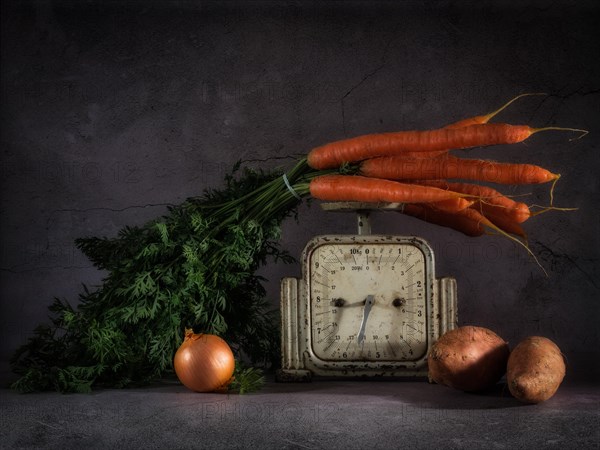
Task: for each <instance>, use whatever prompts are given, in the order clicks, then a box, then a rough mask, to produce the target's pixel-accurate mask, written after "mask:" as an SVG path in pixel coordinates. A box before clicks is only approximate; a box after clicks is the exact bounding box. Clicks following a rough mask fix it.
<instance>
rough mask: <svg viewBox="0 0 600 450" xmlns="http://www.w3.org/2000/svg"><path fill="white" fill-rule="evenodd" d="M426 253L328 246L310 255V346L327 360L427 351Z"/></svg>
mask: <svg viewBox="0 0 600 450" xmlns="http://www.w3.org/2000/svg"><path fill="white" fill-rule="evenodd" d="M425 281H426V274H425V256H424V254H423V252H422V251H421V250H420V249H419V248H418V247H415V246H414V245H411V244H399V243H388V244H376V245H373V244H356V243H349V244H345V243H344V244H328V245H322V246H318V247H316V248H315V249H314V251H313V253H312V255H311V257H310V283H309V286H310V288H309V290H310V292H309V297H310V314H311V323H312V330H311V333H312V336H311V342H312V348H313V352H314V353H315V355H316V356H317V357H319V358H320V359H322V360H329V361H346V360H352V361H396V360H408V361H410V360H417V359H419V358H422V357H423V356H424V354H425V353H426V351H427V336H426V334H427V332H426V325H425V321H426V307H427V303H426V292H425V290H426V288H427V287H426V282H425Z"/></svg>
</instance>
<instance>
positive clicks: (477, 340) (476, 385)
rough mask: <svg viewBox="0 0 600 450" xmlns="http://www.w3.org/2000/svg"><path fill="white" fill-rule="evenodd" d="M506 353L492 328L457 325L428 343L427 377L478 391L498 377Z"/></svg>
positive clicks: (504, 345)
mask: <svg viewBox="0 0 600 450" xmlns="http://www.w3.org/2000/svg"><path fill="white" fill-rule="evenodd" d="M509 354H510V349H509V347H508V343H506V342H505V341H504V340H503V339H502V338H501V337H500V336H498V335H497V334H496V333H494V332H493V331H491V330H488V329H487V328H481V327H475V326H464V327H459V328H456V329H454V330H451V331H448V332H447V333H445V334H444V335H443V336H441V337H440V338H439V339H438V341H437V342H436V343H435V344H433V346H432V347H431V351H430V352H429V355H428V360H427V361H428V365H429V380H430V381H434V382H436V383H438V384H443V385H446V386H450V387H453V388H455V389H460V390H462V391H480V390H483V389H486V388H489V387H492V386H493V385H494V384H496V383H497V382H498V380H500V378H502V376H503V375H504V373H505V372H506V362H507V360H508V355H509Z"/></svg>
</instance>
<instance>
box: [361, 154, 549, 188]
mask: <svg viewBox="0 0 600 450" xmlns="http://www.w3.org/2000/svg"><path fill="white" fill-rule="evenodd" d="M360 174H361V175H364V176H367V177H375V178H387V179H393V180H420V179H431V180H435V179H446V178H462V179H467V180H478V181H489V182H493V183H501V184H539V183H546V182H548V181H553V180H556V179H558V178H559V177H560V175H558V174H553V173H552V172H549V171H548V170H546V169H544V168H542V167H539V166H535V165H533V164H512V163H500V162H494V161H486V160H483V159H463V158H457V157H456V156H452V155H446V156H444V157H438V158H430V159H415V158H404V157H402V156H383V157H380V158H372V159H368V160H366V161H363V162H362V163H361V165H360Z"/></svg>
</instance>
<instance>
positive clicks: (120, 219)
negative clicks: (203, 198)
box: [0, 0, 600, 381]
mask: <svg viewBox="0 0 600 450" xmlns="http://www.w3.org/2000/svg"><path fill="white" fill-rule="evenodd" d="M2 5H3V6H2V19H1V20H2V61H1V62H2V69H1V70H2V94H1V95H2V98H1V100H2V102H1V105H2V106H1V107H2V111H1V113H2V122H1V151H2V161H1V163H2V165H1V171H2V173H1V183H2V185H1V193H2V194H1V205H0V215H1V218H0V236H1V240H2V241H1V255H0V258H1V259H0V269H1V271H0V301H1V319H0V321H1V322H0V360H1V363H2V366H1V369H2V380H3V381H6V380H8V379H9V378H10V377H11V376H10V374H9V369H8V362H7V361H8V358H9V356H10V354H11V353H12V352H13V351H14V349H15V348H16V347H17V346H18V345H20V344H22V343H24V342H25V340H26V339H27V337H28V336H29V335H30V334H31V332H32V329H33V328H34V327H35V325H37V324H38V323H39V322H41V321H45V320H47V309H46V308H47V306H48V305H49V304H50V302H51V300H52V298H53V297H55V296H57V297H65V298H68V299H69V300H70V301H72V302H76V300H77V294H78V293H79V292H80V291H81V283H86V284H89V285H94V284H97V283H99V282H100V280H101V278H102V276H103V274H102V273H101V272H99V271H97V270H96V269H95V268H94V267H92V266H91V264H90V263H89V261H87V260H86V258H85V257H84V256H83V255H82V254H81V253H80V252H79V251H78V250H77V249H76V248H75V246H74V244H73V241H74V239H75V238H77V237H81V236H89V235H105V236H113V235H115V234H116V233H117V231H118V230H119V229H120V228H121V227H123V226H124V225H132V224H141V223H143V222H145V221H147V220H149V219H152V218H155V217H157V216H159V215H161V214H163V213H164V212H165V211H166V205H168V204H177V203H179V202H181V201H183V200H184V199H185V198H186V197H188V196H194V195H198V194H200V193H201V192H202V191H203V189H205V188H207V187H217V186H219V185H220V183H221V182H222V180H223V176H224V175H225V174H226V173H227V171H228V170H229V169H230V167H231V166H232V164H233V163H234V162H235V161H236V160H238V159H240V158H241V159H244V160H248V161H250V162H249V164H251V165H253V166H255V167H275V166H284V167H288V166H289V167H291V165H292V160H291V159H289V156H291V155H298V154H304V153H306V152H307V151H308V150H310V149H311V148H312V147H313V146H316V145H319V144H322V143H324V142H327V141H331V140H335V139H339V138H343V137H350V136H354V135H358V134H362V133H369V132H379V131H393V130H399V129H416V128H432V127H437V126H441V125H443V124H445V123H448V122H450V121H455V120H458V119H460V118H463V117H467V116H470V115H475V114H481V113H485V112H489V111H491V110H492V109H496V108H497V107H498V106H500V105H501V104H502V103H504V102H505V101H507V100H508V99H510V98H511V97H513V96H515V95H517V94H519V93H523V92H546V93H548V94H550V95H548V96H547V97H531V98H526V99H523V100H521V101H520V102H519V103H517V104H515V105H514V106H513V107H511V108H510V109H509V110H508V111H506V112H505V113H503V115H502V116H501V117H499V120H506V121H510V122H514V123H527V124H531V125H532V126H547V125H558V126H572V127H577V128H585V129H588V130H590V134H589V135H588V136H586V137H585V138H584V139H581V140H576V141H569V139H570V138H572V137H573V135H572V134H569V133H557V132H556V133H546V134H539V135H536V136H534V137H532V138H531V139H529V140H528V141H527V142H526V143H523V144H518V145H515V146H510V147H509V146H498V147H494V148H488V149H478V150H473V151H469V152H468V154H469V155H470V156H473V157H489V158H491V159H498V160H502V161H514V162H530V163H534V164H539V165H542V166H544V167H546V168H548V169H549V170H551V171H553V172H559V173H561V174H562V179H561V180H560V182H559V184H558V186H557V191H556V195H555V198H556V203H557V204H558V205H561V206H569V207H578V208H579V210H578V211H576V212H556V211H555V212H551V213H548V214H545V215H542V216H539V217H536V218H533V219H531V220H530V221H529V222H528V223H526V224H525V226H526V230H527V232H528V233H529V237H530V244H531V248H532V250H533V251H534V252H535V253H536V255H538V257H539V259H540V261H541V263H542V264H543V266H544V267H545V268H546V270H547V271H548V274H549V276H548V277H545V276H544V274H543V272H542V271H541V270H540V269H539V267H537V266H536V265H535V264H534V263H533V262H532V261H531V259H529V258H528V257H527V255H526V253H525V252H524V251H523V249H521V248H519V247H516V246H515V245H514V244H513V243H511V242H509V241H507V240H506V239H503V238H500V237H481V238H477V239H473V238H466V237H463V236H462V235H459V234H457V233H455V232H452V231H449V230H446V229H442V228H439V227H435V226H430V225H427V224H424V223H423V222H419V221H417V220H414V219H411V218H406V217H402V216H399V215H397V214H393V213H391V214H385V215H380V216H377V217H376V218H375V220H374V223H373V228H374V232H377V233H394V234H417V235H420V236H423V237H424V238H426V239H428V240H429V241H430V243H431V245H432V246H433V248H434V250H435V251H436V256H437V273H438V275H439V276H441V275H452V276H455V277H456V278H457V281H458V286H459V321H460V323H461V324H463V325H464V324H474V325H480V326H486V327H489V328H491V329H493V330H494V331H496V332H497V333H498V334H500V335H501V336H502V337H504V338H505V339H506V340H508V341H509V342H510V343H511V345H512V346H514V345H516V343H517V342H518V341H519V340H520V339H521V338H523V337H525V336H528V335H544V336H547V337H549V338H551V339H553V340H554V341H556V342H557V344H558V345H559V346H560V347H561V349H562V351H563V352H564V353H565V355H566V357H567V359H568V361H569V369H568V378H567V379H571V380H575V379H583V378H585V379H594V380H598V375H599V365H598V360H599V359H600V351H599V348H600V345H599V344H600V342H599V336H598V325H597V324H598V322H599V319H600V317H599V315H600V314H599V308H598V299H599V298H600V296H599V290H600V279H599V275H600V264H599V261H598V258H599V255H600V245H599V239H600V219H599V215H598V205H599V204H600V188H599V181H598V170H599V169H600V148H599V145H598V144H599V136H600V134H599V133H598V122H599V120H598V119H599V117H600V102H599V97H598V92H599V91H598V88H599V81H600V64H599V62H598V61H599V58H598V54H599V48H598V45H597V44H596V42H597V41H596V40H595V39H594V36H595V33H594V32H595V31H597V30H596V28H597V26H598V23H600V21H599V19H600V14H599V12H600V11H599V9H598V7H597V6H596V5H597V2H595V1H587V2H585V1H584V2H581V1H578V2H574V1H573V2H568V1H558V2H541V1H539V2H527V1H525V2H508V1H503V2H491V1H483V2H481V1H480V2H247V3H244V2H222V3H212V2H191V1H161V2H159V1H151V2H148V1H144V2H142V1H127V2H116V1H114V2H113V1H110V2H100V1H83V2H75V1H73V2H66V1H38V2H32V1H14V0H13V1H5V2H2ZM501 190H502V191H503V192H506V193H508V194H522V193H531V195H530V196H528V197H526V198H525V200H524V201H526V202H527V203H538V204H548V201H549V198H548V187H547V186H534V187H521V188H515V187H512V186H506V187H502V188H501ZM339 232H341V233H354V232H355V229H354V218H353V217H352V216H349V215H343V214H333V213H324V212H322V211H320V210H319V208H318V207H311V208H307V207H306V206H303V207H302V208H301V210H300V221H299V223H297V224H296V223H295V222H294V221H293V220H289V221H288V222H286V223H285V224H284V230H283V238H282V243H283V246H284V247H285V248H287V249H289V250H290V251H291V252H292V254H294V255H299V254H300V252H301V250H302V248H303V246H304V244H305V243H306V241H307V240H308V239H309V238H310V237H312V236H313V235H315V234H324V233H339ZM264 272H265V276H267V277H268V279H269V280H270V281H269V282H268V290H269V294H270V296H271V298H272V302H273V305H274V306H276V305H277V302H278V286H279V279H280V278H281V277H282V276H289V275H297V276H299V275H300V267H299V266H298V265H292V266H285V265H278V264H272V265H270V266H269V267H268V270H265V271H264Z"/></svg>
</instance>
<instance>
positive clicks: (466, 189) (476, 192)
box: [418, 180, 532, 223]
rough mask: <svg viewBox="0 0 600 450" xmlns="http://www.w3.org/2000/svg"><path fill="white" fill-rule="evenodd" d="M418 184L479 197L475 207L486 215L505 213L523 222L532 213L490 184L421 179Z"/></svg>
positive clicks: (508, 217) (518, 221) (512, 219)
mask: <svg viewBox="0 0 600 450" xmlns="http://www.w3.org/2000/svg"><path fill="white" fill-rule="evenodd" d="M418 184H423V185H425V186H433V187H437V188H440V189H450V190H451V191H455V192H462V193H463V194H469V195H472V196H474V197H476V198H478V199H479V200H476V201H475V203H474V204H473V208H475V209H477V210H478V211H481V212H482V213H483V214H484V215H485V216H486V217H487V216H490V215H503V216H505V217H506V218H507V219H509V220H511V221H513V222H516V223H523V222H525V221H526V220H527V219H529V218H530V217H531V215H532V214H531V211H530V209H529V206H527V205H526V204H525V203H522V202H516V201H514V200H513V199H511V198H509V197H506V196H505V195H503V194H502V193H500V192H498V191H497V190H495V189H492V188H491V187H489V186H480V185H478V184H469V183H457V182H449V181H446V180H442V181H440V180H421V181H419V182H418Z"/></svg>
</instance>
